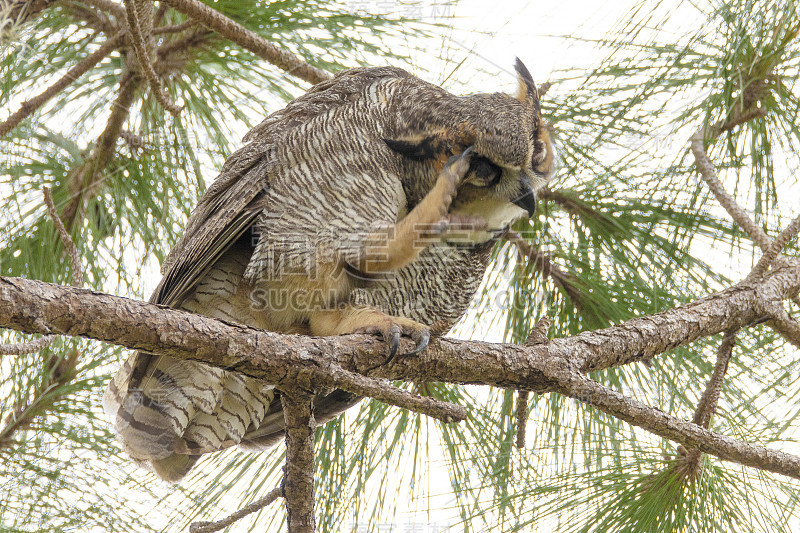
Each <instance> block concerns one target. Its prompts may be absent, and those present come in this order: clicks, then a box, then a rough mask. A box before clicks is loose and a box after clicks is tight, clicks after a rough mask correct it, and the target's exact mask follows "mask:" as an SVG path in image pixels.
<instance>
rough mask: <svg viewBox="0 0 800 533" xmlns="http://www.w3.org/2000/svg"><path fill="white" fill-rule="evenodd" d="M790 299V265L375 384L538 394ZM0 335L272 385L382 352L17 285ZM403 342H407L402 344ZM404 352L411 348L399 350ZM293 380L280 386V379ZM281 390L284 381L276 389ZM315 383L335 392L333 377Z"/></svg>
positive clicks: (373, 342) (358, 340)
mask: <svg viewBox="0 0 800 533" xmlns="http://www.w3.org/2000/svg"><path fill="white" fill-rule="evenodd" d="M798 292H800V261H796V260H795V261H792V262H789V263H787V264H786V265H784V266H782V267H780V268H778V269H776V270H775V271H773V272H770V273H769V274H768V275H767V276H765V277H764V278H763V279H762V280H759V281H757V282H754V283H752V284H747V285H737V286H734V287H731V288H729V289H726V290H724V291H722V292H719V293H715V294H712V295H710V296H707V297H705V298H702V299H700V300H698V301H696V302H693V303H690V304H687V305H684V306H681V307H677V308H674V309H670V310H667V311H664V312H662V313H658V314H655V315H649V316H645V317H641V318H634V319H632V320H629V321H627V322H625V323H623V324H620V325H617V326H612V327H610V328H606V329H601V330H596V331H591V332H584V333H581V334H579V335H575V336H572V337H566V338H560V339H553V340H551V341H550V342H548V343H546V344H534V345H517V344H490V343H485V342H480V341H458V340H453V339H440V340H439V341H437V342H433V343H432V344H431V346H430V347H429V348H428V350H427V351H426V352H425V353H423V354H422V355H419V356H413V357H400V358H397V360H396V361H395V362H394V363H393V364H392V365H390V366H389V367H379V368H377V369H376V370H375V371H374V374H375V375H376V376H378V377H384V378H389V379H407V380H424V381H447V382H451V383H474V384H483V385H494V386H499V387H510V388H515V389H529V390H542V389H546V388H547V386H548V384H549V380H547V379H545V378H544V372H543V369H544V365H545V363H546V362H547V360H548V359H550V358H553V357H557V358H560V359H564V360H568V361H570V362H571V363H572V364H573V365H575V367H576V368H578V369H580V370H581V371H582V372H591V371H596V370H603V369H606V368H610V367H613V366H618V365H622V364H626V363H630V362H634V361H639V360H642V359H646V358H650V357H653V356H654V355H658V354H659V353H663V352H665V351H667V350H670V349H672V348H675V347H677V346H681V345H685V344H689V343H691V342H693V341H695V340H697V339H699V338H702V337H707V336H710V335H715V334H717V333H721V332H723V331H727V330H729V329H734V328H740V327H743V326H746V325H748V324H750V323H753V322H755V321H757V320H759V319H761V318H763V317H764V316H765V314H766V312H765V311H764V310H765V309H768V308H769V306H770V305H771V304H772V303H774V302H780V301H782V300H785V299H787V298H791V297H794V296H796V295H797V294H798ZM0 327H4V328H10V329H15V330H18V331H22V332H26V333H41V334H60V335H70V336H79V337H86V338H90V339H96V340H100V341H106V342H110V343H113V344H116V345H119V346H124V347H126V348H129V349H132V350H144V351H148V352H152V353H157V354H163V355H171V356H174V357H178V358H181V359H193V360H198V361H204V362H207V363H209V364H212V365H215V366H220V367H227V368H232V369H235V370H238V371H240V372H243V373H244V374H248V375H251V376H255V377H260V378H263V379H266V380H267V381H270V382H271V383H274V384H276V385H278V386H279V385H280V384H282V383H285V382H291V383H296V381H297V380H298V379H299V378H300V375H301V374H302V373H306V374H307V375H308V376H311V375H314V376H321V375H322V374H323V372H320V370H324V367H325V366H326V365H328V364H330V363H331V362H333V363H336V364H337V365H339V366H340V367H342V368H344V369H345V370H348V371H352V372H364V371H366V370H367V369H369V368H371V367H373V366H374V365H375V364H376V363H379V362H381V361H384V360H385V356H386V353H385V351H386V347H385V345H384V344H383V342H381V341H380V340H378V339H377V338H376V337H373V336H370V335H348V336H339V337H306V336H302V335H280V334H277V333H271V332H268V331H263V330H258V329H254V328H249V327H247V326H243V325H239V324H232V323H226V322H222V321H219V320H214V319H211V318H207V317H203V316H199V315H195V314H192V313H188V312H185V311H180V310H176V309H171V308H168V307H163V306H158V305H154V304H149V303H146V302H141V301H137V300H130V299H128V298H122V297H119V296H112V295H109V294H104V293H100V292H94V291H91V290H87V289H78V288H74V287H65V286H61V285H55V284H52V283H45V282H42V281H35V280H28V279H24V278H7V277H0ZM408 342H410V341H408ZM408 348H409V350H408V351H410V348H411V346H410V345H409V346H408ZM289 368H291V369H293V370H292V373H293V375H292V376H290V377H288V376H287V374H288V372H289V371H288V370H287V369H289ZM287 379H288V380H289V381H286V380H287ZM328 380H329V381H326V382H325V383H322V384H321V385H323V386H336V383H335V380H334V378H328Z"/></svg>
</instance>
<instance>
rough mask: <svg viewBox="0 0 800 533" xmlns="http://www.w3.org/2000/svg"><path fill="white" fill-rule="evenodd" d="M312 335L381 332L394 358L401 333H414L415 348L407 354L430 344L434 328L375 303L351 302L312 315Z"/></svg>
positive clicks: (414, 353)
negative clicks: (380, 309) (365, 304)
mask: <svg viewBox="0 0 800 533" xmlns="http://www.w3.org/2000/svg"><path fill="white" fill-rule="evenodd" d="M309 325H310V328H311V334H312V335H320V336H329V335H346V334H348V333H370V334H380V335H381V336H382V337H383V339H384V340H385V341H386V342H387V343H388V344H389V357H388V359H387V360H386V363H389V362H391V360H392V359H393V358H394V356H395V355H396V354H397V348H398V347H399V346H400V337H401V336H402V335H405V336H407V337H411V339H412V340H413V341H414V343H415V344H416V347H415V348H414V350H413V351H411V352H409V353H407V354H404V355H416V354H418V353H420V352H422V350H424V349H425V348H427V347H428V342H429V341H430V338H431V329H430V328H429V327H428V326H426V325H424V324H420V323H419V322H417V321H415V320H411V319H410V318H404V317H396V316H390V315H387V314H386V313H384V312H382V311H379V310H377V309H374V308H372V307H364V306H354V305H348V306H345V307H343V308H339V309H331V310H322V311H317V312H316V313H314V314H312V315H311V317H310V319H309Z"/></svg>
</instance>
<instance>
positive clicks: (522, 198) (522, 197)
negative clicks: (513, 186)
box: [512, 177, 536, 217]
mask: <svg viewBox="0 0 800 533" xmlns="http://www.w3.org/2000/svg"><path fill="white" fill-rule="evenodd" d="M512 203H513V204H514V205H517V206H519V207H521V208H522V209H524V210H525V211H527V212H528V217H532V216H533V214H534V213H535V212H536V194H535V193H534V192H533V188H532V187H531V181H530V180H529V179H528V178H527V177H523V178H522V180H521V181H520V188H519V191H518V193H517V197H516V198H514V199H513V200H512Z"/></svg>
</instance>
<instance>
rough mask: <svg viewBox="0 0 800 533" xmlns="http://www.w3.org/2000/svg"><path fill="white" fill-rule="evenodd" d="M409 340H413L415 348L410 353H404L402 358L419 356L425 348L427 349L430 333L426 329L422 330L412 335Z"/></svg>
mask: <svg viewBox="0 0 800 533" xmlns="http://www.w3.org/2000/svg"><path fill="white" fill-rule="evenodd" d="M411 338H412V339H414V342H415V343H416V346H415V347H414V349H413V350H411V351H410V352H408V353H404V354H403V357H405V356H406V355H419V354H421V353H422V352H423V351H425V348H427V347H428V343H430V341H431V332H430V331H428V330H427V329H423V330H422V331H419V332H417V333H416V334H414V335H412V336H411Z"/></svg>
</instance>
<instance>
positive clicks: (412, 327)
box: [353, 313, 431, 365]
mask: <svg viewBox="0 0 800 533" xmlns="http://www.w3.org/2000/svg"><path fill="white" fill-rule="evenodd" d="M381 314H383V313H381ZM353 333H367V334H370V335H380V336H381V337H383V340H384V341H385V342H386V343H388V344H389V357H387V358H386V361H385V362H384V364H385V365H388V364H389V363H391V362H392V361H393V360H394V358H395V356H396V355H397V350H398V348H399V347H400V337H401V336H406V337H411V339H412V340H413V341H414V344H415V347H414V349H413V350H411V351H410V352H408V353H404V354H402V355H403V356H406V355H417V354H419V353H422V351H423V350H425V348H427V347H428V343H429V342H430V340H431V329H430V328H429V327H428V326H425V325H423V324H420V323H419V322H415V321H414V320H410V319H408V318H398V317H390V316H388V315H384V317H383V319H382V320H381V323H380V324H373V325H369V326H364V327H361V328H359V329H357V330H355V331H354V332H353Z"/></svg>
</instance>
